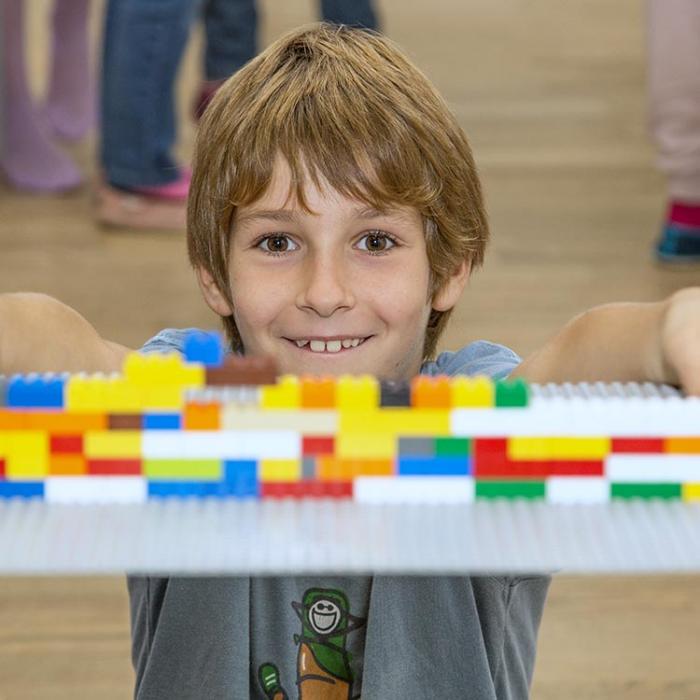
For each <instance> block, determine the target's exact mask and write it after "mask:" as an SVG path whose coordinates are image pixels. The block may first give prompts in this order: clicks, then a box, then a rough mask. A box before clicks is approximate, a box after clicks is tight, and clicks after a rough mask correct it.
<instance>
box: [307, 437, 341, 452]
mask: <svg viewBox="0 0 700 700" xmlns="http://www.w3.org/2000/svg"><path fill="white" fill-rule="evenodd" d="M334 451H335V438H334V437H332V436H331V437H325V436H320V435H307V436H304V437H303V438H302V441H301V454H302V455H303V456H304V457H315V456H316V455H332V454H333V452H334Z"/></svg>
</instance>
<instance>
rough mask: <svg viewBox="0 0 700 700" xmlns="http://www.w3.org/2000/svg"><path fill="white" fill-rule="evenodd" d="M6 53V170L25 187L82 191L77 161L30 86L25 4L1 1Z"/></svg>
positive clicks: (2, 163) (1, 164) (3, 162)
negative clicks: (46, 121)
mask: <svg viewBox="0 0 700 700" xmlns="http://www.w3.org/2000/svg"><path fill="white" fill-rule="evenodd" d="M0 12H1V13H2V18H1V21H0V31H2V35H3V36H2V51H3V57H2V58H3V60H2V68H3V76H2V84H3V91H4V94H3V109H4V114H3V123H2V126H3V138H2V140H3V146H4V150H3V154H2V159H1V160H0V168H2V170H3V171H4V173H5V175H6V176H7V179H8V180H9V182H10V183H11V184H12V185H14V186H15V187H18V188H20V189H26V190H30V191H38V192H42V191H43V192H58V191H63V190H69V189H72V188H74V187H77V186H78V185H79V184H80V183H81V180H82V178H81V175H80V171H79V170H78V168H77V167H76V166H75V164H74V163H73V161H72V160H71V159H70V158H69V157H68V156H67V155H66V154H65V153H63V152H62V151H61V150H60V149H58V148H57V147H56V146H55V145H54V144H53V143H52V142H51V140H50V139H49V137H48V135H47V134H46V133H45V131H44V128H43V124H42V120H41V119H40V117H39V115H38V113H37V110H36V106H35V104H34V100H33V99H32V96H31V94H30V92H29V86H28V84H27V67H26V62H25V56H24V0H0Z"/></svg>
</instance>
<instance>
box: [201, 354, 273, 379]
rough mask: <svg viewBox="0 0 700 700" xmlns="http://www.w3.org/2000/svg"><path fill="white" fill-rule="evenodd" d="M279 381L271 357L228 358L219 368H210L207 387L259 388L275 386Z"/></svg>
mask: <svg viewBox="0 0 700 700" xmlns="http://www.w3.org/2000/svg"><path fill="white" fill-rule="evenodd" d="M276 379H277V368H276V364H275V361H274V360H273V359H272V358H270V357H245V358H243V357H237V356H235V355H230V356H228V357H226V359H225V360H224V361H223V364H221V365H220V366H218V367H208V368H207V369H206V372H205V375H204V381H205V383H206V386H257V385H261V384H274V383H275V380H276Z"/></svg>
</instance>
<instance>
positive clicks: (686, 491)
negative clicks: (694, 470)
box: [681, 480, 700, 503]
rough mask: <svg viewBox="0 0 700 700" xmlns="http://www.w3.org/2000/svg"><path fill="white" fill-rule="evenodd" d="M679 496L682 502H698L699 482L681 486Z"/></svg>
mask: <svg viewBox="0 0 700 700" xmlns="http://www.w3.org/2000/svg"><path fill="white" fill-rule="evenodd" d="M681 494H682V498H683V500H684V501H687V502H692V503H697V502H700V480H699V481H697V482H695V483H693V484H683V488H682V491H681Z"/></svg>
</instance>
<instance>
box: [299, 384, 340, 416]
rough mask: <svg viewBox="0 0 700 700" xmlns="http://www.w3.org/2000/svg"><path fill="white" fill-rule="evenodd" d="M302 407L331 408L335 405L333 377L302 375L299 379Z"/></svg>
mask: <svg viewBox="0 0 700 700" xmlns="http://www.w3.org/2000/svg"><path fill="white" fill-rule="evenodd" d="M301 406H302V408H333V407H334V406H335V378H333V377H318V378H317V377H303V378H302V380H301Z"/></svg>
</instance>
